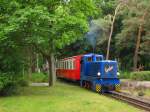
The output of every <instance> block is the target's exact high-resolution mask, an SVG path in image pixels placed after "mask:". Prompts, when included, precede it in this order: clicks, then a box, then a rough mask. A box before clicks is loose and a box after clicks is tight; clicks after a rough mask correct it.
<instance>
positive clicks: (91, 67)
mask: <svg viewBox="0 0 150 112" xmlns="http://www.w3.org/2000/svg"><path fill="white" fill-rule="evenodd" d="M80 78H81V81H80V82H81V86H84V87H88V88H91V89H93V90H96V91H97V92H105V91H106V92H107V91H109V90H118V88H119V84H120V81H119V79H118V76H117V62H116V61H110V60H104V59H103V56H102V55H97V54H87V55H84V56H83V57H82V58H81V76H80ZM116 86H117V87H116Z"/></svg>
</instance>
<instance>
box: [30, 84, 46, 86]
mask: <svg viewBox="0 0 150 112" xmlns="http://www.w3.org/2000/svg"><path fill="white" fill-rule="evenodd" d="M30 86H48V83H31V84H30Z"/></svg>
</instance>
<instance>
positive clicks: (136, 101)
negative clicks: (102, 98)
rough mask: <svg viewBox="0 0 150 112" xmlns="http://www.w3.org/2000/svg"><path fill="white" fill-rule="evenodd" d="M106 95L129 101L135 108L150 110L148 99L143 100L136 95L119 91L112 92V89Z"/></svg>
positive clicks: (149, 111)
mask: <svg viewBox="0 0 150 112" xmlns="http://www.w3.org/2000/svg"><path fill="white" fill-rule="evenodd" d="M106 95H107V96H109V97H112V98H115V99H118V100H121V101H124V102H127V103H130V104H132V105H134V106H136V107H137V108H140V109H143V110H146V111H148V112H150V101H147V100H143V99H141V98H137V97H133V96H130V95H128V94H125V93H119V92H114V91H112V92H109V94H106Z"/></svg>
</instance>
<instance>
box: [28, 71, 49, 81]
mask: <svg viewBox="0 0 150 112" xmlns="http://www.w3.org/2000/svg"><path fill="white" fill-rule="evenodd" d="M30 80H31V81H32V82H47V81H48V75H47V74H43V73H33V74H31V79H30Z"/></svg>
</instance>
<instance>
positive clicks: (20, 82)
mask: <svg viewBox="0 0 150 112" xmlns="http://www.w3.org/2000/svg"><path fill="white" fill-rule="evenodd" d="M17 83H18V85H19V86H21V87H25V86H29V80H28V79H27V78H20V79H18V80H17Z"/></svg>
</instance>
